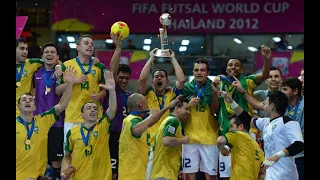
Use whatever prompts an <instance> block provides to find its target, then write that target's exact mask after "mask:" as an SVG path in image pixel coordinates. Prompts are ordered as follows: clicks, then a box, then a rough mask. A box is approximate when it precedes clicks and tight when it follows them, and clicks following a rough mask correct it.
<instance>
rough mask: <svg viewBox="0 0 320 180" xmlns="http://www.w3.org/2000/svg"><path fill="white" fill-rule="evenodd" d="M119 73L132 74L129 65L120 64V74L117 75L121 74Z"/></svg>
mask: <svg viewBox="0 0 320 180" xmlns="http://www.w3.org/2000/svg"><path fill="white" fill-rule="evenodd" d="M119 72H123V73H129V74H131V68H130V66H129V65H127V64H119V68H118V73H117V74H119Z"/></svg>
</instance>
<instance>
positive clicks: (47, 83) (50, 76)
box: [42, 67, 55, 88]
mask: <svg viewBox="0 0 320 180" xmlns="http://www.w3.org/2000/svg"><path fill="white" fill-rule="evenodd" d="M54 71H55V70H53V71H50V73H49V78H48V76H47V70H46V68H44V67H43V69H42V73H43V76H44V82H45V84H46V87H47V88H50V87H51V83H52V79H53V76H52V75H51V73H53V72H54Z"/></svg>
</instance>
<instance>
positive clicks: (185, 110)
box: [170, 97, 190, 122]
mask: <svg viewBox="0 0 320 180" xmlns="http://www.w3.org/2000/svg"><path fill="white" fill-rule="evenodd" d="M173 100H174V99H173ZM179 100H180V102H179V103H178V104H177V105H176V106H175V107H173V108H171V109H170V112H171V113H173V114H174V116H176V117H177V118H178V119H179V120H180V121H181V122H184V121H186V120H188V118H189V115H190V108H189V106H188V102H187V101H185V99H184V98H183V97H181V98H180V99H179Z"/></svg>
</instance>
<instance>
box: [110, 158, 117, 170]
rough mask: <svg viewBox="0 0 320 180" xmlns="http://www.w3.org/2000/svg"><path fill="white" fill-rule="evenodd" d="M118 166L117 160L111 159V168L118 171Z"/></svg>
mask: <svg viewBox="0 0 320 180" xmlns="http://www.w3.org/2000/svg"><path fill="white" fill-rule="evenodd" d="M116 164H117V160H116V159H111V168H112V169H116V168H117V167H116Z"/></svg>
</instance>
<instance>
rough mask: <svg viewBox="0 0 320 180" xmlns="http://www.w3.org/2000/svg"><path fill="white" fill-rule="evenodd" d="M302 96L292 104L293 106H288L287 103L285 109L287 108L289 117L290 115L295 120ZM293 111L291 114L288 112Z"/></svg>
mask: <svg viewBox="0 0 320 180" xmlns="http://www.w3.org/2000/svg"><path fill="white" fill-rule="evenodd" d="M301 100H302V97H300V98H299V101H298V102H297V104H296V105H295V106H294V108H292V109H291V108H290V105H288V107H287V110H288V115H289V117H291V118H292V119H294V120H296V116H297V112H298V109H299V105H300V103H301ZM292 111H293V115H291V114H290V113H291V112H292Z"/></svg>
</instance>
